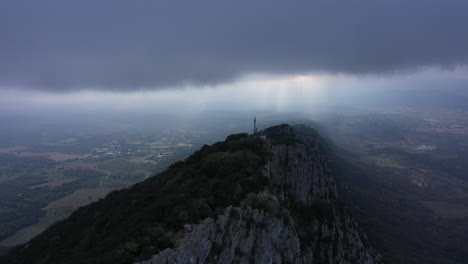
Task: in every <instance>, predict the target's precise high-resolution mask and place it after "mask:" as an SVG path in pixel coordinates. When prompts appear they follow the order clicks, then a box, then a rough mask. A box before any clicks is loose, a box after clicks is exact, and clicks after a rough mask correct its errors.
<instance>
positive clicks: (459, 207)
mask: <svg viewBox="0 0 468 264" xmlns="http://www.w3.org/2000/svg"><path fill="white" fill-rule="evenodd" d="M421 204H423V205H424V206H425V207H427V208H429V209H430V210H431V211H432V212H434V214H436V215H438V216H440V217H442V218H448V219H461V218H465V217H468V204H462V203H457V202H434V201H421Z"/></svg>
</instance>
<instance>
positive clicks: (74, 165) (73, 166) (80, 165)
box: [65, 162, 97, 170]
mask: <svg viewBox="0 0 468 264" xmlns="http://www.w3.org/2000/svg"><path fill="white" fill-rule="evenodd" d="M65 168H67V169H76V168H82V169H87V170H97V168H96V165H95V164H94V163H90V162H74V163H71V164H67V165H66V166H65Z"/></svg>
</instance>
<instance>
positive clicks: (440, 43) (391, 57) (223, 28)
mask: <svg viewBox="0 0 468 264" xmlns="http://www.w3.org/2000/svg"><path fill="white" fill-rule="evenodd" d="M467 14H468V1H456V0H453V1H442V0H440V1H428V0H420V1H416V0H414V1H406V0H405V1H378V0H359V1H318V0H317V1H312V0H311V1H273V0H270V1H261V0H250V1H240V0H237V1H203V0H200V1H184V2H182V1H149V0H148V1H145V0H138V1H136V0H127V1H119V0H93V1H88V0H79V1H65V0H57V1H50V0H41V1H36V0H34V1H33V0H31V1H21V0H11V1H6V0H5V1H2V2H1V3H0V84H2V85H20V86H27V87H33V88H39V89H49V90H57V91H61V90H70V89H80V88H83V87H101V88H100V89H121V90H125V89H135V88H138V87H148V86H151V87H155V88H160V87H168V86H177V85H180V84H184V83H193V84H214V83H220V82H226V81H229V80H232V79H233V78H236V77H238V76H241V75H243V74H248V73H257V72H262V73H273V74H275V73H303V72H309V71H318V72H331V73H337V72H339V73H348V74H357V75H361V74H369V73H371V74H372V73H379V74H380V73H391V72H395V71H397V72H398V71H400V70H408V69H409V70H413V69H417V68H420V67H425V66H436V67H449V68H450V67H455V66H457V65H465V64H468V15H467Z"/></svg>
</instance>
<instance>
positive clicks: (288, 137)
mask: <svg viewBox="0 0 468 264" xmlns="http://www.w3.org/2000/svg"><path fill="white" fill-rule="evenodd" d="M265 134H266V136H267V138H268V139H269V140H270V141H271V143H272V144H273V145H280V144H285V145H294V144H296V143H301V141H300V140H299V139H297V138H296V134H295V133H294V131H293V128H292V127H291V126H289V125H287V124H283V125H279V126H273V127H269V128H267V129H266V130H265Z"/></svg>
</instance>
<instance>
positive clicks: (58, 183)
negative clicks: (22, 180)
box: [28, 178, 78, 189]
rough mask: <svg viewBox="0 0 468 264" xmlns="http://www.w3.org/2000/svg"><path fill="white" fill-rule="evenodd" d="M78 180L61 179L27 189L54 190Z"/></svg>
mask: <svg viewBox="0 0 468 264" xmlns="http://www.w3.org/2000/svg"><path fill="white" fill-rule="evenodd" d="M76 180H78V178H70V179H61V180H57V181H52V182H46V183H42V184H38V185H34V186H29V187H28V188H29V189H36V188H43V187H49V188H56V187H60V186H62V185H64V184H66V183H70V182H74V181H76Z"/></svg>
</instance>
